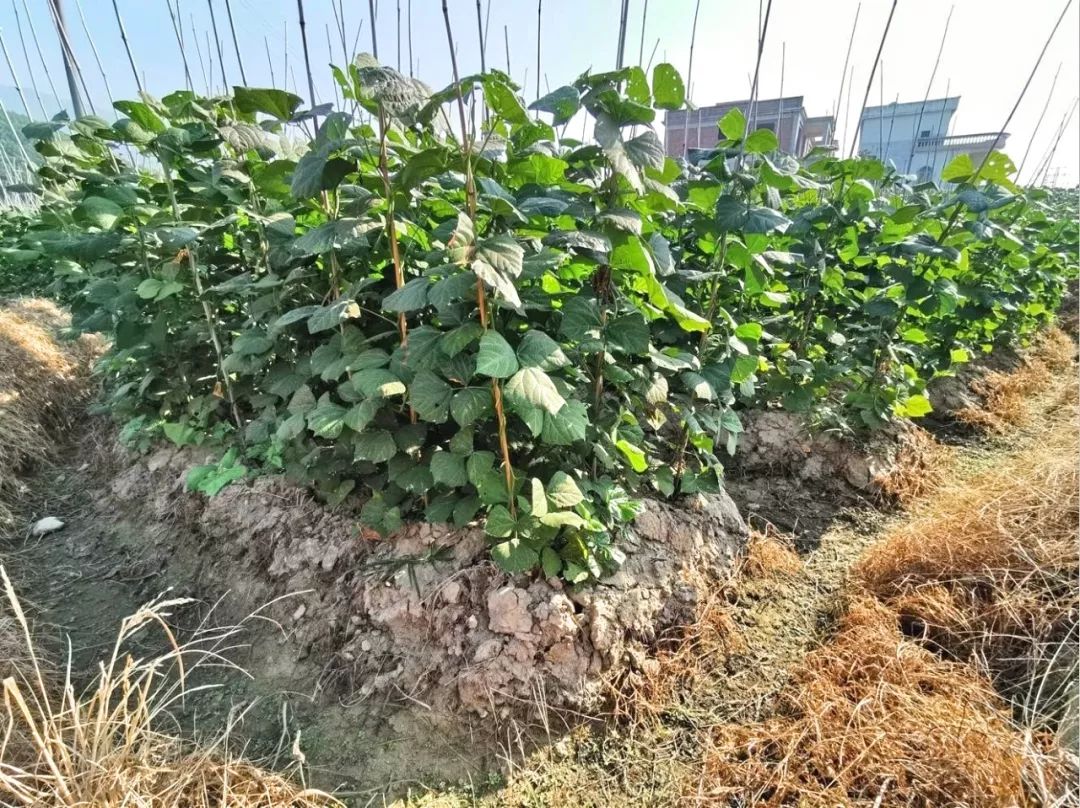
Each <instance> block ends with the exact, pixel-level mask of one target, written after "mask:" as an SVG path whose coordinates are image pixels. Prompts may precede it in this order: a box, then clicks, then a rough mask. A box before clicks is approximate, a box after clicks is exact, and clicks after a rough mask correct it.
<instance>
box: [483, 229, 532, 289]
mask: <svg viewBox="0 0 1080 808" xmlns="http://www.w3.org/2000/svg"><path fill="white" fill-rule="evenodd" d="M524 257H525V250H523V249H522V247H521V245H520V244H518V243H517V242H516V241H514V238H513V236H509V235H507V234H505V233H500V234H499V235H497V236H493V237H491V238H488V239H484V240H483V241H481V242H480V243H479V244H477V245H476V258H477V260H479V261H483V262H484V263H486V264H488V265H489V266H491V267H493V268H495V269H496V270H498V271H499V272H501V273H503V274H504V275H506V276H507V277H510V278H516V277H517V276H518V275H520V274H521V267H522V259H524Z"/></svg>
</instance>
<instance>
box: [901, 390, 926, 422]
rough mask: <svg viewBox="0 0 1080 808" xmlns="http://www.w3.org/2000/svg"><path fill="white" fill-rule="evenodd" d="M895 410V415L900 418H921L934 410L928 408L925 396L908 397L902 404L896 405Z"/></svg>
mask: <svg viewBox="0 0 1080 808" xmlns="http://www.w3.org/2000/svg"><path fill="white" fill-rule="evenodd" d="M896 410H897V412H896V414H897V415H899V416H901V417H905V418H921V417H922V416H924V415H928V414H930V413H931V412H933V410H934V408H933V407H932V406H930V399H928V398H927V397H926V396H922V395H915V396H908V397H907V399H906V400H905V401H904V403H903V404H898V405H897V408H896Z"/></svg>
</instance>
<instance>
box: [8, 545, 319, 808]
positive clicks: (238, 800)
mask: <svg viewBox="0 0 1080 808" xmlns="http://www.w3.org/2000/svg"><path fill="white" fill-rule="evenodd" d="M0 578H2V579H3V585H4V592H5V595H6V598H7V604H8V606H9V609H10V612H11V615H10V620H12V621H14V625H17V626H18V633H17V641H18V647H13V648H4V649H0V653H3V654H5V656H10V657H12V658H15V657H20V656H21V657H22V658H23V659H24V660H25V663H24V664H23V665H22V666H21V667H20V669H19V670H17V671H15V672H12V673H10V675H8V676H7V677H6V678H5V679H4V680H3V688H2V689H3V700H4V705H3V709H2V710H0V732H2V740H0V804H3V805H11V806H95V808H113V806H117V807H118V806H140V807H141V806H147V807H149V806H154V808H211V806H213V807H214V808H220V807H221V806H230V807H231V808H255V806H260V807H261V808H314V807H315V806H328V805H337V804H338V803H337V801H336V800H334V799H332V798H331V797H329V796H328V795H326V794H323V793H322V792H319V791H315V790H313V789H306V788H303V787H300V786H297V785H294V784H293V783H292V782H290V781H289V780H287V779H286V778H285V777H283V776H281V775H278V774H275V773H272V772H268V771H264V770H262V769H260V768H258V767H257V766H255V765H253V764H251V763H249V762H246V761H243V760H237V759H234V758H232V757H230V756H229V755H228V753H227V750H226V744H225V743H224V739H223V740H222V742H219V743H218V744H215V745H211V746H210V747H205V748H194V747H193V746H191V745H190V744H187V743H185V742H183V741H182V740H180V739H178V738H176V737H174V736H172V735H169V734H165V733H163V732H161V731H159V729H158V727H159V726H160V725H161V724H163V723H164V722H165V720H166V719H167V718H168V714H169V710H170V708H171V707H172V706H173V705H175V704H177V703H178V702H180V701H181V700H182V699H183V698H184V696H185V695H186V694H189V693H191V692H193V689H186V682H187V677H188V676H189V675H190V673H191V670H192V669H193V668H194V667H198V666H199V665H201V664H204V663H212V664H217V665H220V664H221V662H222V659H221V658H220V656H219V654H218V653H217V651H216V649H218V648H220V647H221V645H222V643H223V642H224V641H225V640H227V639H228V638H229V637H230V636H232V635H233V634H234V633H235V631H236V629H231V628H229V629H221V630H217V631H206V632H202V633H201V634H199V635H198V636H196V637H194V638H193V639H192V640H191V641H190V642H188V643H187V644H185V645H180V644H178V642H177V640H176V637H175V635H174V634H173V632H172V630H171V629H170V628H169V624H168V617H169V614H170V610H171V609H174V608H176V607H178V606H182V605H184V604H185V603H186V602H187V601H185V600H182V599H173V600H157V601H155V602H153V603H150V604H148V605H147V606H144V607H143V608H141V609H140V610H139V611H138V612H137V613H135V614H134V615H132V616H130V617H128V618H126V619H125V620H124V621H123V622H122V624H121V626H120V630H119V633H118V634H117V637H116V642H115V644H114V646H113V649H112V652H111V654H110V656H109V657H108V658H107V659H106V660H104V661H102V662H101V663H100V664H99V670H98V674H97V676H96V678H95V680H94V682H93V683H92V685H91V686H90V688H89V689H87V690H86V691H85V692H84V693H82V694H81V695H80V694H77V693H76V690H75V687H74V685H73V683H72V676H71V670H70V668H69V669H68V670H67V673H66V676H65V678H64V681H63V682H58V681H55V680H54V678H53V677H52V676H50V675H49V674H48V673H47V672H46V670H45V668H44V666H43V664H42V662H41V661H40V660H39V658H38V655H37V653H36V651H35V645H34V640H33V638H32V636H31V633H30V629H29V626H28V624H27V620H26V617H25V615H24V613H23V610H22V607H21V605H20V603H19V600H18V598H17V597H16V595H15V591H14V589H13V587H12V585H11V582H10V580H9V579H8V576H7V572H6V571H5V570H4V568H3V567H2V566H0ZM153 626H156V627H157V628H159V629H160V631H161V632H162V634H163V635H164V637H165V639H166V641H167V647H168V650H167V651H166V652H165V653H163V654H161V655H159V656H156V657H150V658H145V659H136V658H133V657H132V656H131V655H130V654H129V653H127V652H126V651H125V650H124V649H125V648H126V646H127V644H128V642H129V640H131V639H132V638H133V637H134V636H135V635H136V634H138V633H140V632H141V631H142V630H143V629H145V628H147V627H153ZM4 638H5V640H7V641H11V640H12V639H15V637H14V636H13V635H9V634H5V635H4Z"/></svg>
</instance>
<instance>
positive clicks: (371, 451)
mask: <svg viewBox="0 0 1080 808" xmlns="http://www.w3.org/2000/svg"><path fill="white" fill-rule="evenodd" d="M396 454H397V444H395V443H394V436H393V435H391V434H390V433H389V432H387V431H386V430H385V429H376V430H374V431H372V432H364V433H361V434H359V435H357V436H356V437H355V438H353V457H354V459H356V460H367V461H369V462H371V463H385V462H386V461H387V460H389V459H390V458H392V457H393V456H394V455H396Z"/></svg>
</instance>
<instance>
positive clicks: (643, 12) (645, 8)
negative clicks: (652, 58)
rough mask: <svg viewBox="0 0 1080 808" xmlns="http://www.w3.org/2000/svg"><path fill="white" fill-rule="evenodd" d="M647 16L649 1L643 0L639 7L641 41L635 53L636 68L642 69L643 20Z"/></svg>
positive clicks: (643, 57) (643, 54) (643, 46)
mask: <svg viewBox="0 0 1080 808" xmlns="http://www.w3.org/2000/svg"><path fill="white" fill-rule="evenodd" d="M648 16H649V0H645V3H644V4H643V5H642V7H641V41H640V42H638V51H637V63H638V67H644V66H645V65H644V64H642V62H643V61H644V59H645V18H646V17H648Z"/></svg>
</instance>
